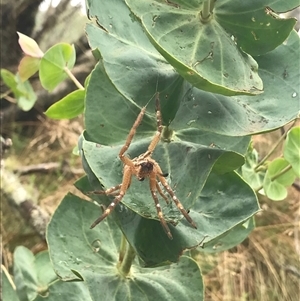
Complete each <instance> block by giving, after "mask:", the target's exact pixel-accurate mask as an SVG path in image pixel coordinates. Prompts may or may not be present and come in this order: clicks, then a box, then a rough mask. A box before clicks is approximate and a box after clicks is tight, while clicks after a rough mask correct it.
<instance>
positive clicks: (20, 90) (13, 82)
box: [1, 69, 37, 111]
mask: <svg viewBox="0 0 300 301" xmlns="http://www.w3.org/2000/svg"><path fill="white" fill-rule="evenodd" d="M1 77H2V79H3V81H4V83H5V84H6V85H7V86H8V87H9V88H10V89H11V90H12V92H13V93H14V96H15V98H16V101H17V104H18V106H19V107H20V108H21V109H22V110H23V111H29V110H30V109H31V108H32V107H33V106H34V104H35V102H36V99H37V96H36V94H35V93H34V91H33V89H32V86H31V84H30V83H29V81H25V82H23V81H22V80H21V78H20V76H19V74H16V75H14V74H13V73H11V72H10V71H8V70H5V69H1Z"/></svg>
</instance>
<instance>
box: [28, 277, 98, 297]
mask: <svg viewBox="0 0 300 301" xmlns="http://www.w3.org/2000/svg"><path fill="white" fill-rule="evenodd" d="M61 300H67V301H78V300H80V301H81V300H84V301H92V299H91V297H90V293H89V291H88V288H87V286H86V285H85V283H84V282H63V281H58V282H55V283H54V284H53V285H51V286H50V287H49V290H48V293H47V295H46V296H38V297H37V298H36V299H34V301H61Z"/></svg>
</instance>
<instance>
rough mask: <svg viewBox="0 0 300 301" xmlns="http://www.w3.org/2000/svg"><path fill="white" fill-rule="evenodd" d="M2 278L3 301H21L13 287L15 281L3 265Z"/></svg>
mask: <svg viewBox="0 0 300 301" xmlns="http://www.w3.org/2000/svg"><path fill="white" fill-rule="evenodd" d="M1 276H2V279H1V280H2V283H1V284H2V300H3V301H20V299H19V297H18V295H17V293H16V291H15V289H14V287H13V285H14V283H13V281H12V279H11V276H10V275H9V273H8V271H7V270H6V268H5V266H4V265H1Z"/></svg>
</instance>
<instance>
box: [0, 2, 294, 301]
mask: <svg viewBox="0 0 300 301" xmlns="http://www.w3.org/2000/svg"><path fill="white" fill-rule="evenodd" d="M297 4H298V3H297V1H294V0H293V1H289V2H288V3H287V2H283V1H282V2H276V3H272V2H271V1H270V0H264V1H251V3H250V2H249V3H248V2H243V3H241V2H240V1H236V0H230V1H229V0H228V1H220V2H215V1H213V0H210V1H208V0H205V1H184V0H178V1H176V3H175V2H171V1H154V0H146V1H138V0H126V1H121V0H113V1H109V2H108V1H92V0H88V1H87V8H88V17H89V19H90V20H91V22H90V23H88V24H87V26H86V33H87V38H88V41H89V43H90V46H91V49H92V50H93V53H94V56H95V57H96V58H97V59H98V63H97V65H96V66H95V68H94V70H93V71H92V73H91V74H90V76H89V77H88V78H87V79H86V81H85V83H84V86H82V85H81V84H80V83H79V82H78V81H77V80H76V79H75V78H74V76H73V75H72V73H71V71H70V70H71V69H72V67H73V66H74V64H75V60H76V58H75V51H74V47H73V46H72V45H68V44H64V43H61V44H57V45H55V46H53V47H52V48H50V49H49V50H48V51H46V52H45V53H43V52H42V51H41V50H40V48H39V46H38V45H37V44H36V43H35V42H34V41H33V40H32V39H30V38H28V37H26V36H24V35H23V34H20V33H19V38H20V40H19V43H20V46H21V48H22V50H23V51H24V53H25V56H24V58H23V59H22V61H21V62H20V65H19V72H18V74H17V75H14V74H12V73H10V72H9V71H7V70H1V76H2V78H3V80H4V82H5V83H6V85H7V86H8V87H10V89H11V91H12V92H13V93H14V96H15V98H16V99H17V100H18V101H17V102H18V105H19V106H20V107H21V108H23V109H24V110H29V109H31V107H32V106H33V105H34V102H35V100H36V96H35V94H34V92H33V90H32V88H31V86H30V84H29V82H28V79H29V78H30V76H32V75H33V74H34V73H35V72H37V71H39V76H40V81H41V83H42V85H43V87H44V88H45V89H47V90H49V91H51V90H53V89H54V88H55V87H56V86H57V85H58V84H59V83H60V82H62V81H63V80H64V79H65V78H66V77H67V76H69V77H70V78H71V79H72V80H73V81H74V82H75V84H76V85H77V87H78V90H76V91H74V92H72V93H71V94H69V95H67V96H66V97H65V98H63V99H62V100H60V101H59V102H57V103H55V104H54V105H53V106H52V107H50V108H49V109H48V110H47V112H46V115H47V116H49V117H51V118H58V119H61V118H73V117H75V116H77V115H78V114H81V113H84V116H85V128H86V130H85V131H84V133H82V135H81V136H80V138H79V143H78V150H79V153H80V155H81V157H82V161H83V167H84V169H85V172H86V174H87V175H86V176H85V177H83V178H81V179H80V180H78V181H77V182H76V183H75V186H76V187H77V188H78V189H79V190H80V191H82V192H83V193H85V194H87V195H89V192H90V191H92V190H103V189H106V188H109V187H111V186H115V185H117V184H119V183H121V181H122V173H121V171H122V166H121V163H120V161H119V160H118V159H117V155H118V152H119V150H120V148H121V147H122V145H123V144H124V141H125V139H126V136H127V134H128V131H129V129H130V128H131V127H132V124H133V122H134V120H135V118H136V116H137V115H138V113H139V112H140V110H141V108H142V107H143V106H145V105H146V104H147V103H148V102H149V99H151V97H152V96H153V95H154V94H155V92H157V91H159V92H160V97H161V106H162V117H163V125H164V131H163V139H162V141H161V142H160V144H159V145H158V147H157V148H156V150H155V153H154V159H155V160H156V161H157V162H159V164H160V165H161V166H162V168H163V170H164V172H167V173H168V175H169V176H168V182H169V184H170V185H171V186H172V187H176V195H177V196H178V198H179V199H180V200H181V202H182V203H183V205H184V207H185V208H187V209H189V212H190V215H191V217H192V218H193V220H194V221H195V222H196V224H197V225H198V229H197V230H195V229H192V228H191V227H190V226H189V225H188V223H186V221H185V220H183V219H182V216H181V215H180V214H179V212H178V210H177V208H176V207H175V206H174V204H172V203H170V204H164V205H163V206H162V210H163V212H164V216H165V218H166V220H167V221H168V222H170V228H171V232H172V235H173V238H174V239H173V240H169V239H168V237H167V236H166V234H165V233H164V231H163V229H162V228H161V225H160V223H159V221H158V218H157V216H156V210H155V207H154V205H153V201H152V199H151V194H150V191H149V188H148V185H145V184H144V183H140V182H138V181H133V182H132V184H131V187H130V189H129V190H128V192H127V194H126V196H125V197H124V200H123V202H122V204H119V205H118V206H116V209H115V210H114V212H113V213H112V216H110V217H109V218H108V219H107V220H105V221H104V222H102V223H101V225H100V226H99V227H97V228H96V229H94V230H90V229H89V226H90V224H91V222H92V221H93V220H94V219H96V217H97V216H99V214H100V210H101V209H100V208H101V206H107V205H108V204H109V203H110V201H111V200H110V198H108V197H107V196H104V195H102V196H98V195H97V196H96V195H92V196H91V198H92V199H93V200H94V202H86V201H85V200H83V199H81V198H79V197H77V196H75V195H73V194H67V195H66V196H65V198H64V199H63V201H62V202H61V204H60V206H59V207H58V209H57V210H56V212H55V214H54V215H53V218H52V220H51V222H50V224H49V227H48V231H47V242H48V245H49V255H48V253H43V254H38V255H37V256H35V257H34V256H33V254H32V253H30V252H29V251H28V250H27V249H24V248H22V247H20V248H18V249H17V250H16V252H15V255H14V256H15V257H14V259H15V267H14V280H15V283H16V287H17V294H16V293H15V291H14V290H13V289H12V286H11V285H10V281H9V276H8V274H4V275H6V276H5V277H4V285H5V287H6V289H5V291H6V292H7V295H5V296H4V297H5V298H6V299H4V300H43V299H45V298H46V299H48V300H52V299H53V300H54V299H55V300H56V299H57V298H59V299H67V300H81V299H82V300H98V299H99V296H101V300H102V299H103V300H106V299H109V300H120V299H122V300H123V299H132V300H144V299H147V300H169V299H172V300H202V298H203V281H202V275H201V271H200V269H199V267H198V265H197V263H196V262H195V261H194V259H193V258H192V257H191V256H189V253H188V252H186V253H185V255H182V254H183V252H184V251H186V250H190V249H196V248H197V249H198V250H199V251H200V252H204V253H205V252H206V253H214V252H220V251H223V250H227V249H229V248H231V247H233V246H236V245H237V244H239V243H240V242H242V241H243V240H244V239H245V238H246V237H247V236H248V235H249V233H250V232H251V231H252V230H253V229H254V227H255V221H254V217H253V216H254V215H255V213H257V212H258V211H259V210H260V208H259V204H258V201H257V197H256V193H258V192H260V193H262V192H263V193H265V194H266V195H267V196H268V197H269V198H271V199H274V200H282V199H284V198H285V197H286V187H288V186H290V185H291V184H292V183H293V182H294V180H295V178H296V177H299V171H300V166H299V158H300V154H299V153H300V148H299V136H300V128H299V127H294V128H292V129H291V130H290V131H289V132H288V133H287V134H286V138H287V139H286V141H285V144H284V148H283V158H278V159H275V160H274V161H272V162H268V161H267V160H268V156H267V157H266V158H265V159H263V160H262V161H260V162H258V154H257V152H256V151H255V149H253V148H252V147H251V144H250V139H251V135H254V134H257V133H262V132H266V131H271V130H273V129H276V128H278V127H281V126H283V125H285V124H287V123H289V122H291V121H293V120H295V119H296V118H297V116H298V114H299V112H297V106H298V105H299V94H300V93H299V70H298V68H297V65H296V64H295V61H296V60H298V54H299V48H300V47H299V37H298V35H297V34H296V32H295V31H293V26H294V24H295V20H294V19H281V18H280V17H279V16H278V14H277V13H279V12H283V11H288V10H290V9H292V8H294V7H296V6H297ZM155 130H156V121H155V114H154V104H153V102H150V103H149V105H148V106H147V112H146V115H145V117H144V120H143V123H142V124H141V126H140V127H139V128H138V131H137V133H136V136H135V139H134V142H133V143H132V145H131V148H130V149H129V151H128V153H129V155H130V157H132V158H134V157H136V156H138V155H139V154H140V153H143V152H144V151H145V150H146V148H147V145H148V143H149V141H150V140H151V138H152V136H153V134H154V132H155ZM284 137H285V136H284ZM278 145H279V143H278ZM276 146H277V145H276ZM276 146H275V147H276ZM270 153H271V152H270ZM254 190H256V192H255V191H254ZM99 204H100V206H99ZM120 230H121V231H120ZM49 256H50V258H49ZM50 260H51V263H52V266H53V268H54V271H55V274H54V273H53V271H52V270H51V269H47V271H46V272H45V271H44V269H46V268H47V267H49V266H50ZM9 294H10V295H9Z"/></svg>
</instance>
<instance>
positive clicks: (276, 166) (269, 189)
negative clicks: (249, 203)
mask: <svg viewBox="0 0 300 301" xmlns="http://www.w3.org/2000/svg"><path fill="white" fill-rule="evenodd" d="M287 166H289V162H288V161H286V160H285V159H284V158H277V159H275V160H273V161H272V162H271V163H270V164H269V165H268V170H267V173H266V175H265V178H264V183H263V188H264V192H265V194H266V195H267V197H268V198H270V199H271V200H273V201H281V200H283V199H285V198H286V196H287V190H286V188H285V187H287V186H290V185H291V184H292V183H293V182H294V181H295V178H296V175H295V173H294V171H293V170H292V169H289V170H287V171H286V172H284V173H283V174H282V175H280V176H278V175H279V173H280V172H282V171H283V170H284V169H285V168H286V167H287Z"/></svg>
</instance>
